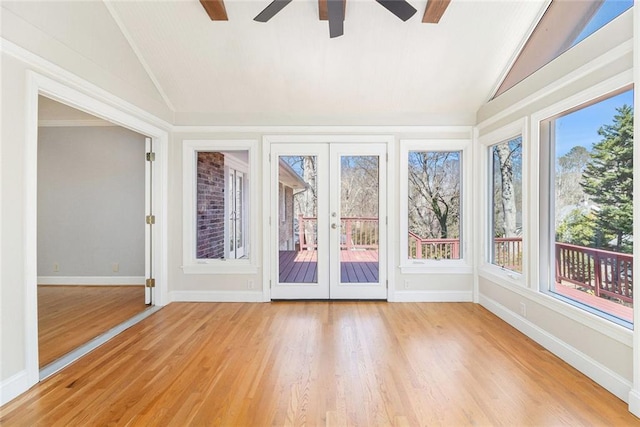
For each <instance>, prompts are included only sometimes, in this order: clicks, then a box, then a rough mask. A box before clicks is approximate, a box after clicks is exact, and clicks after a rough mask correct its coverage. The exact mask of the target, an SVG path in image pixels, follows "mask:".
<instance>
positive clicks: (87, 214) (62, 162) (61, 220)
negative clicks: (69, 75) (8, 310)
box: [38, 126, 145, 284]
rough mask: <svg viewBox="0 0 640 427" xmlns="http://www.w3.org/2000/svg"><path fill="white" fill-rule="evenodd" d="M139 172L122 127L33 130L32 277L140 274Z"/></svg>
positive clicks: (137, 143)
mask: <svg viewBox="0 0 640 427" xmlns="http://www.w3.org/2000/svg"><path fill="white" fill-rule="evenodd" d="M144 167H145V137H144V136H143V135H140V134H138V133H135V132H132V131H130V130H128V129H124V128H122V127H119V126H101V127H86V126H76V127H40V128H39V129H38V276H39V277H51V276H52V278H56V277H59V276H63V277H65V278H66V277H69V276H72V277H73V276H82V277H85V278H86V277H94V276H129V277H136V276H137V277H139V278H142V277H143V276H144V274H145V271H144V267H145V260H144V251H145V242H144V236H145V233H144V231H145V230H144V229H145V221H144V216H145V188H144V185H145V176H144V175H145V174H144V172H145V170H144ZM114 263H116V264H118V268H117V270H118V271H117V272H114V271H113V270H114V268H113V264H114ZM54 264H57V265H58V271H55V269H54ZM84 281H85V282H86V279H85V280H84ZM49 282H50V281H49ZM81 282H82V280H81ZM39 283H41V284H42V283H43V281H42V280H40V281H39ZM44 283H47V281H44ZM88 284H91V283H88Z"/></svg>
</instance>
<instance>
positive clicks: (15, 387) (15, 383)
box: [0, 369, 33, 406]
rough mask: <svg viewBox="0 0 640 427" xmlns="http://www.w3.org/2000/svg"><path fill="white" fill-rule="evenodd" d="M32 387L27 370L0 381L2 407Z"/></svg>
mask: <svg viewBox="0 0 640 427" xmlns="http://www.w3.org/2000/svg"><path fill="white" fill-rule="evenodd" d="M32 385H33V383H32V382H31V381H30V379H29V375H28V373H27V370H26V369H25V370H22V371H20V372H18V373H16V374H14V375H12V376H10V377H9V378H7V379H6V380H3V381H0V406H2V405H4V404H5V403H7V402H10V401H11V400H13V399H15V398H16V397H18V396H20V395H21V394H22V393H24V392H25V391H27V390H28V389H29V388H30V387H31V386H32Z"/></svg>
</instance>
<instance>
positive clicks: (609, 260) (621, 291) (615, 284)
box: [556, 243, 633, 303]
mask: <svg viewBox="0 0 640 427" xmlns="http://www.w3.org/2000/svg"><path fill="white" fill-rule="evenodd" d="M560 281H566V282H570V283H573V284H576V285H578V286H582V287H586V288H587V289H589V290H590V291H592V292H593V293H594V295H596V296H608V297H612V298H618V299H620V300H622V301H625V302H630V303H632V302H633V255H631V254H623V253H619V252H611V251H605V250H602V249H592V248H585V247H583V246H576V245H569V244H567V243H556V282H560Z"/></svg>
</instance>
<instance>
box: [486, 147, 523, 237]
mask: <svg viewBox="0 0 640 427" xmlns="http://www.w3.org/2000/svg"><path fill="white" fill-rule="evenodd" d="M493 156H494V162H493V164H494V172H493V173H494V191H495V194H494V224H495V226H496V227H495V230H494V232H495V233H496V234H499V235H500V237H514V236H517V235H518V225H517V217H518V206H519V203H518V199H519V196H520V194H517V192H516V189H517V188H518V187H521V185H520V186H517V185H516V180H517V179H518V180H519V179H521V176H516V172H517V173H518V174H520V175H521V174H522V137H518V138H515V139H513V140H510V141H505V142H503V143H500V144H496V145H495V146H494V147H493ZM520 182H521V181H520Z"/></svg>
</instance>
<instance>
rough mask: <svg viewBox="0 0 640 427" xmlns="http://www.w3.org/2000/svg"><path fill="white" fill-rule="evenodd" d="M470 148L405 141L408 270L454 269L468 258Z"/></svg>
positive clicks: (404, 232)
mask: <svg viewBox="0 0 640 427" xmlns="http://www.w3.org/2000/svg"><path fill="white" fill-rule="evenodd" d="M466 147H467V142H466V141H457V140H455V141H442V142H435V141H423V142H420V141H402V154H401V155H402V157H401V158H402V162H403V163H404V165H403V166H402V167H401V169H400V170H401V177H400V179H401V180H402V181H401V189H402V193H401V198H402V208H403V211H402V213H401V218H402V220H401V221H402V222H401V224H402V236H403V237H404V236H406V237H405V238H406V240H404V243H403V248H402V259H403V262H402V264H403V266H404V267H405V268H408V269H409V270H410V269H411V268H412V267H420V266H428V267H429V268H433V267H435V266H439V267H445V266H447V265H449V266H453V265H454V264H456V263H460V262H461V261H462V260H463V259H464V258H465V253H464V252H465V250H464V249H465V245H464V244H463V242H464V240H463V239H464V235H465V232H464V220H463V217H464V215H463V206H464V195H463V189H464V188H465V184H464V176H465V174H464V172H463V165H464V152H465V150H466ZM405 209H406V210H405ZM435 261H438V263H436V264H434V263H433V262H435ZM452 263H453V264H452ZM459 272H467V271H466V270H460V271H459Z"/></svg>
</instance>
